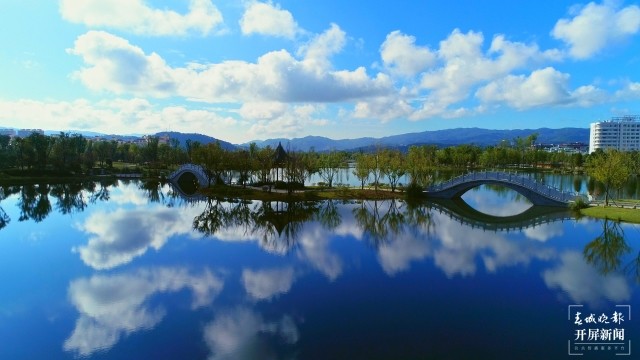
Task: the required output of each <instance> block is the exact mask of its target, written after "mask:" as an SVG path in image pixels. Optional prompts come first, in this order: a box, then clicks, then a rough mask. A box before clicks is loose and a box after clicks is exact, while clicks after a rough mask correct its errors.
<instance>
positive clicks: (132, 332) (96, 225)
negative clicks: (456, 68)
mask: <svg viewBox="0 0 640 360" xmlns="http://www.w3.org/2000/svg"><path fill="white" fill-rule="evenodd" d="M0 194H1V195H2V196H1V197H0V199H2V200H1V201H0V227H1V229H0V273H1V274H2V276H3V280H4V281H3V285H4V286H3V290H2V291H1V292H0V359H73V358H83V359H164V358H167V359H516V358H521V359H556V358H557V359H565V358H571V357H570V355H569V352H572V351H573V352H575V351H578V350H576V348H573V349H572V348H571V347H570V345H571V344H570V342H571V341H575V337H576V331H578V330H579V329H583V328H584V329H589V327H587V328H585V327H580V326H578V325H576V324H575V323H574V320H573V315H574V313H575V311H574V313H571V309H570V308H569V305H582V307H581V308H580V309H579V310H583V311H582V313H585V314H587V313H595V314H598V315H600V314H608V315H609V316H611V315H612V314H613V313H614V312H617V311H618V310H620V309H623V310H625V311H626V309H627V308H620V307H616V305H631V310H630V311H631V316H634V317H632V318H631V319H627V318H626V317H625V321H624V322H622V323H620V324H617V325H616V327H617V328H623V329H624V331H625V338H624V341H628V340H631V342H635V343H638V342H637V340H638V339H639V338H640V327H638V326H637V325H636V323H637V322H635V321H636V320H635V318H637V317H639V316H640V313H637V312H635V313H634V309H636V308H635V307H634V306H635V304H639V302H638V298H639V295H638V289H639V287H638V280H639V278H640V276H639V275H640V270H639V268H638V265H639V263H640V260H639V258H638V256H639V250H640V246H639V245H638V241H639V240H640V228H639V227H638V226H635V225H627V224H617V223H613V222H604V221H599V220H589V219H579V220H576V219H574V218H573V217H572V216H571V214H567V213H565V212H557V211H556V212H544V211H542V212H541V211H537V210H535V211H533V210H532V208H531V207H530V204H529V203H528V202H527V201H526V199H524V198H523V197H522V196H520V195H519V194H517V193H515V192H513V191H510V190H505V189H503V188H495V187H486V186H485V187H480V188H476V189H473V190H471V191H469V192H468V193H467V194H465V196H464V200H465V202H464V203H461V204H448V203H445V204H431V203H425V204H420V205H413V204H407V203H405V202H402V201H378V202H374V201H365V202H318V203H282V202H272V203H261V202H249V203H243V202H233V201H232V202H229V201H216V200H198V199H192V200H186V199H183V198H180V197H179V196H176V195H175V193H174V191H173V190H172V189H171V188H170V187H169V186H168V185H161V184H158V183H152V184H149V183H147V184H142V183H137V182H131V183H123V182H116V183H111V184H109V183H103V184H84V185H75V186H69V185H66V186H59V185H42V186H37V185H36V186H28V187H25V188H5V189H2V193H0ZM465 204H466V205H465ZM470 208H471V209H475V212H474V211H470V210H469V209H470ZM477 212H480V213H484V214H485V215H486V216H480V215H477V214H476V213H477ZM575 309H576V308H573V310H575ZM627 317H628V316H627ZM639 319H640V318H639ZM606 326H608V325H606ZM606 326H605V325H604V324H594V325H593V326H591V327H597V328H598V329H603V328H605V327H606ZM587 331H588V330H587ZM585 339H586V337H585ZM624 351H626V349H625V350H624ZM630 351H631V353H632V356H631V358H634V356H635V355H637V354H639V353H637V352H636V351H635V349H634V348H632V349H631V350H630ZM583 352H584V353H585V354H584V356H583V358H598V359H603V358H611V359H614V358H618V359H619V358H620V357H618V356H616V355H615V351H613V350H609V351H607V350H600V351H594V350H590V351H583Z"/></svg>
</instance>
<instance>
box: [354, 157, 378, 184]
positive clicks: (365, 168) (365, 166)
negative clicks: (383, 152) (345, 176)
mask: <svg viewBox="0 0 640 360" xmlns="http://www.w3.org/2000/svg"><path fill="white" fill-rule="evenodd" d="M372 163H373V161H372V156H371V155H369V154H364V153H358V154H356V167H355V168H354V170H353V175H355V176H356V178H357V179H358V180H360V188H361V189H364V185H365V184H366V183H367V180H369V175H370V174H371V170H372V169H371V167H372Z"/></svg>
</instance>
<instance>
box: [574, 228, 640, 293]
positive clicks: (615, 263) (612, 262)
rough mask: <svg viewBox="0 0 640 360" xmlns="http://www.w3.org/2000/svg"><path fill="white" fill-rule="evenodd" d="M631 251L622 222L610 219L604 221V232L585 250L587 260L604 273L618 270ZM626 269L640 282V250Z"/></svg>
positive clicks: (586, 246)
mask: <svg viewBox="0 0 640 360" xmlns="http://www.w3.org/2000/svg"><path fill="white" fill-rule="evenodd" d="M629 252H631V247H630V246H629V244H628V243H627V241H626V239H625V234H624V229H623V228H622V226H621V224H620V222H617V221H613V220H609V219H605V220H604V221H603V223H602V233H600V235H598V236H597V237H596V238H595V239H593V240H592V241H591V242H589V243H588V244H587V245H585V247H584V250H583V254H584V258H585V260H586V262H587V263H588V264H590V265H592V266H593V267H594V268H595V269H596V270H598V272H599V273H601V274H602V275H607V274H610V273H612V272H616V271H618V270H619V269H620V268H621V265H622V262H623V258H624V256H625V255H627V254H628V253H629ZM624 271H625V272H627V273H629V274H631V275H632V276H633V277H634V279H635V281H637V282H640V252H639V253H638V255H637V256H636V257H635V258H633V259H632V260H631V261H630V262H629V263H628V264H627V265H625V266H624Z"/></svg>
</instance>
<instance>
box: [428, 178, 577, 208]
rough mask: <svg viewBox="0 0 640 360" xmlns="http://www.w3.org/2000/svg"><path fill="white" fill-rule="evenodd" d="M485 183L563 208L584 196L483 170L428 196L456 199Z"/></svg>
mask: <svg viewBox="0 0 640 360" xmlns="http://www.w3.org/2000/svg"><path fill="white" fill-rule="evenodd" d="M484 184H498V185H502V186H505V187H508V188H510V189H512V190H515V191H517V192H519V193H520V194H522V195H523V196H525V197H526V198H527V199H529V201H531V203H532V204H533V205H542V206H563V207H566V206H567V204H568V203H569V202H572V201H575V200H576V198H583V199H584V196H583V195H580V194H578V193H574V192H567V191H561V190H559V189H556V188H554V187H552V186H549V185H547V184H544V183H542V182H539V181H536V180H534V179H532V178H530V177H528V176H522V175H518V174H513V173H505V172H499V171H482V172H472V173H468V174H463V175H460V176H458V177H455V178H453V179H450V180H448V181H445V182H443V183H440V184H436V185H432V186H430V187H429V188H427V190H426V191H425V193H426V194H427V196H428V197H431V198H436V199H455V198H459V197H461V196H462V195H463V194H464V193H465V192H467V191H469V190H470V189H473V188H474V187H477V186H480V185H484Z"/></svg>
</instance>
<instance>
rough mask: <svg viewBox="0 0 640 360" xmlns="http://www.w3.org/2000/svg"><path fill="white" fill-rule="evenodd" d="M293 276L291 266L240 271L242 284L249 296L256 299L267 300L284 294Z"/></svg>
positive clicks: (289, 287)
mask: <svg viewBox="0 0 640 360" xmlns="http://www.w3.org/2000/svg"><path fill="white" fill-rule="evenodd" d="M294 279H295V277H294V271H293V267H290V266H289V267H286V268H283V269H269V270H256V271H254V270H250V269H244V270H243V271H242V284H243V285H244V288H245V290H246V291H247V293H248V294H249V295H251V297H253V298H254V299H256V300H269V299H271V298H273V297H275V296H277V295H280V294H286V293H287V292H289V289H291V285H292V284H293V281H294Z"/></svg>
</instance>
